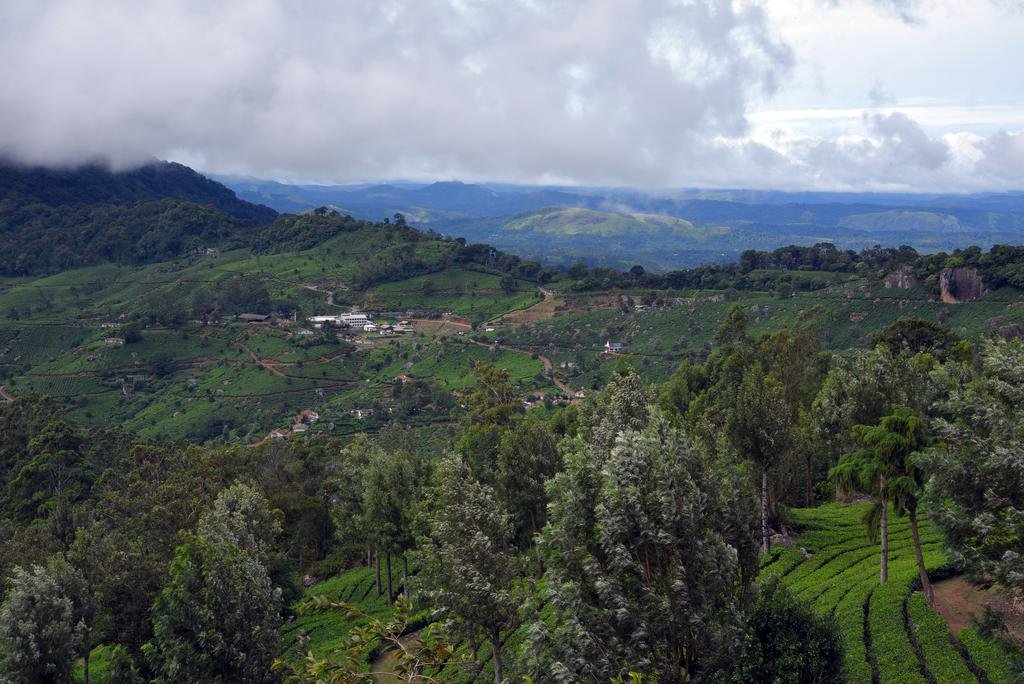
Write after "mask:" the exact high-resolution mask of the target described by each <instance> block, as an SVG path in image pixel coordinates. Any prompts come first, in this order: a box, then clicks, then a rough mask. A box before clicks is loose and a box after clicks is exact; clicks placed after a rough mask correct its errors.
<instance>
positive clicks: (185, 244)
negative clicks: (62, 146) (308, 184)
mask: <svg viewBox="0 0 1024 684" xmlns="http://www.w3.org/2000/svg"><path fill="white" fill-rule="evenodd" d="M276 218H277V212H275V211H274V210H273V209H270V208H268V207H264V206H262V205H258V204H252V203H250V202H245V201H243V200H240V199H238V198H237V197H236V196H235V193H234V192H233V191H231V190H229V189H228V188H226V187H224V186H223V185H221V184H220V183H217V182H215V181H212V180H209V179H208V178H205V177H204V176H202V175H201V174H199V173H196V172H195V171H193V170H192V169H190V168H188V167H186V166H182V165H181V164H173V163H168V162H156V163H153V164H149V165H146V166H143V167H140V168H138V169H135V170H132V171H125V172H112V171H109V170H107V169H104V168H101V167H99V166H86V167H81V168H78V169H44V168H28V167H19V166H10V165H6V166H0V273H2V274H3V275H33V274H41V273H54V272H58V271H63V270H66V269H69V268H75V267H79V266H88V265H95V264H98V263H103V262H115V263H122V264H141V263H150V262H154V261H162V260H166V259H171V258H175V257H178V256H181V255H182V254H184V253H186V252H188V251H192V250H196V249H204V248H208V247H223V246H232V245H236V246H237V245H241V244H244V243H245V242H246V239H247V237H248V236H251V235H255V234H257V233H259V232H260V230H261V229H262V228H263V227H265V226H267V225H269V224H271V223H272V222H273V221H274V220H275V219H276Z"/></svg>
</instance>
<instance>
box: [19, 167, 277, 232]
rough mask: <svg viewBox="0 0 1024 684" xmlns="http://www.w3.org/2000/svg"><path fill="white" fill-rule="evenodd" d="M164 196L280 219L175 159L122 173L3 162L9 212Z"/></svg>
mask: <svg viewBox="0 0 1024 684" xmlns="http://www.w3.org/2000/svg"><path fill="white" fill-rule="evenodd" d="M158 199H177V200H184V201H186V202H192V203H195V204H201V205H203V206H207V207H213V208H215V209H219V210H220V211H222V212H224V213H225V214H227V215H229V216H231V217H233V218H235V219H238V220H241V221H247V222H249V223H252V224H255V225H266V224H268V223H271V222H272V221H273V220H274V219H275V218H277V212H276V211H274V210H273V209H271V208H270V207H266V206H263V205H262V204H253V203H252V202H246V201H244V200H240V199H238V197H237V196H236V195H235V193H234V191H233V190H230V189H229V188H226V187H225V186H223V185H221V184H220V183H218V182H216V181H213V180H210V179H209V178H207V177H205V176H203V175H202V174H200V173H198V172H196V171H194V170H192V169H190V168H189V167H187V166H184V165H182V164H176V163H173V162H153V163H150V164H146V165H145V166H141V167H139V168H137V169H133V170H130V171H122V172H114V171H110V170H109V169H106V168H104V167H102V166H97V165H90V166H83V167H79V168H75V169H50V168H43V167H24V166H14V165H0V202H2V203H3V204H2V205H0V206H3V208H4V211H5V212H6V211H7V209H8V208H9V204H8V203H10V202H13V203H14V205H15V206H17V205H26V204H28V205H45V206H50V207H57V206H82V205H96V204H131V203H135V202H145V201H151V200H158Z"/></svg>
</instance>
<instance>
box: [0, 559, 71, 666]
mask: <svg viewBox="0 0 1024 684" xmlns="http://www.w3.org/2000/svg"><path fill="white" fill-rule="evenodd" d="M61 563H63V561H59V560H57V561H52V562H51V563H50V564H48V565H47V566H43V565H33V566H30V567H27V568H23V567H15V568H14V569H13V570H12V571H11V574H10V576H9V577H8V578H7V585H6V591H5V595H4V600H3V603H0V680H3V681H11V682H65V681H71V665H72V663H73V661H74V659H75V657H76V656H77V655H78V654H79V653H78V651H79V646H80V644H81V636H82V632H83V629H84V627H83V625H82V624H81V623H80V622H78V621H77V620H76V615H75V606H74V602H73V599H72V596H71V595H70V592H69V587H68V586H67V585H66V583H65V582H64V581H62V580H63V578H65V577H66V575H67V573H66V572H64V570H65V569H66V568H61V567H57V565H59V564H61ZM65 565H66V564H65Z"/></svg>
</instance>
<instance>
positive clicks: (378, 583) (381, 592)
mask: <svg viewBox="0 0 1024 684" xmlns="http://www.w3.org/2000/svg"><path fill="white" fill-rule="evenodd" d="M374 555H375V556H376V557H377V596H380V595H381V594H383V593H384V590H383V589H382V588H381V586H380V551H378V552H377V553H376V554H374Z"/></svg>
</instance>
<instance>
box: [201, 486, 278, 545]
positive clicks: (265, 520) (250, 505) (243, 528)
mask: <svg viewBox="0 0 1024 684" xmlns="http://www.w3.org/2000/svg"><path fill="white" fill-rule="evenodd" d="M198 532H199V536H201V537H203V538H205V539H209V540H221V541H225V542H229V543H231V544H234V545H235V546H237V547H238V548H240V549H242V550H243V551H245V552H247V553H249V554H251V555H252V556H253V558H255V559H256V560H258V561H260V562H261V563H263V564H264V565H265V564H266V562H267V556H268V555H269V553H270V551H271V546H272V544H273V543H274V541H275V539H276V538H277V535H279V534H280V533H281V512H280V511H273V510H271V509H270V502H269V501H267V498H266V497H265V496H263V493H262V492H260V491H259V490H258V489H257V488H256V487H254V486H252V485H249V484H244V483H241V482H238V483H235V484H233V485H231V486H230V487H227V488H226V489H224V490H223V491H221V493H220V494H218V495H217V498H216V499H214V501H213V505H212V506H211V507H210V509H209V510H207V511H206V512H205V513H203V515H202V516H201V517H200V518H199V527H198Z"/></svg>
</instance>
